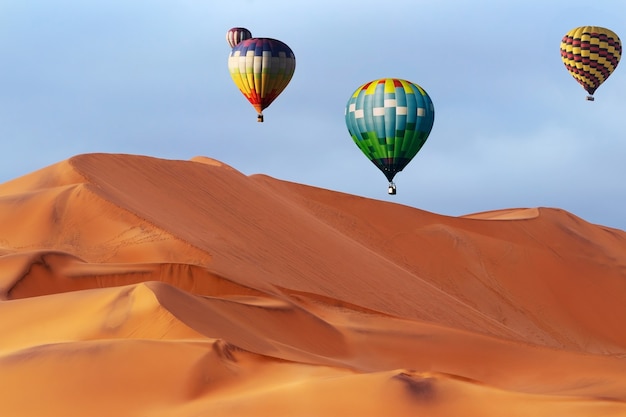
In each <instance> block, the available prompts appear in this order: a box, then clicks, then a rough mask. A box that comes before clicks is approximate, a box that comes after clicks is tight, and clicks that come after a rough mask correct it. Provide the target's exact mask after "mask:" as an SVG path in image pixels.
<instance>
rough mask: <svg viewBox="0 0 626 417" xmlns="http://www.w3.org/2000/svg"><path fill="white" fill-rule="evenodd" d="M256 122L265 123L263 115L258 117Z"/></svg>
mask: <svg viewBox="0 0 626 417" xmlns="http://www.w3.org/2000/svg"><path fill="white" fill-rule="evenodd" d="M256 121H257V122H259V123H263V115H262V114H259V115H258V116H257V117H256Z"/></svg>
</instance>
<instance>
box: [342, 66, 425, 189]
mask: <svg viewBox="0 0 626 417" xmlns="http://www.w3.org/2000/svg"><path fill="white" fill-rule="evenodd" d="M434 116H435V109H434V106H433V103H432V101H431V100H430V97H429V96H428V94H427V93H426V91H424V89H423V88H422V87H420V86H419V85H417V84H414V83H411V82H409V81H406V80H401V79H397V78H383V79H379V80H374V81H371V82H369V83H365V84H363V85H362V86H361V87H359V88H358V89H357V90H356V91H355V92H354V94H353V95H352V97H351V98H350V99H349V100H348V103H347V105H346V111H345V119H346V125H347V127H348V131H349V132H350V135H351V136H352V139H353V140H354V142H355V143H356V145H357V146H358V147H359V149H361V151H362V152H363V153H364V154H365V155H366V156H367V158H368V159H369V160H370V161H372V162H373V163H374V165H376V166H377V167H378V169H380V170H381V171H382V172H383V174H385V176H386V177H387V179H388V180H389V181H390V182H391V181H392V180H393V177H394V176H395V175H396V173H398V172H400V171H402V169H404V167H405V166H406V165H407V164H408V163H409V162H410V161H411V160H412V159H413V157H414V156H415V155H416V154H417V153H418V152H419V150H420V149H421V148H422V146H423V145H424V143H425V142H426V139H427V138H428V135H429V134H430V131H431V129H432V127H433V122H434Z"/></svg>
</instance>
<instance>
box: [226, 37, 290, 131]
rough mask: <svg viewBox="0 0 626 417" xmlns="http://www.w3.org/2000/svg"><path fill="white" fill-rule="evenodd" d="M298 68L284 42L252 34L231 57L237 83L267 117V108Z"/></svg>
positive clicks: (229, 61) (229, 68)
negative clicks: (264, 111) (252, 36)
mask: <svg viewBox="0 0 626 417" xmlns="http://www.w3.org/2000/svg"><path fill="white" fill-rule="evenodd" d="M295 69H296V57H295V55H294V54H293V51H292V50H291V49H290V48H289V47H288V46H287V45H286V44H284V43H283V42H281V41H279V40H276V39H271V38H250V39H247V40H244V41H242V42H240V43H239V44H238V45H237V46H235V47H234V48H233V49H232V51H231V52H230V55H229V57H228V70H229V72H230V76H231V77H232V79H233V81H234V82H235V85H236V86H237V87H238V88H239V90H240V91H241V92H242V93H243V95H244V96H245V97H246V98H247V99H248V101H249V102H250V104H252V106H253V107H254V108H255V109H256V111H257V112H258V114H259V116H258V121H260V122H262V121H263V110H264V109H265V108H267V107H268V106H269V105H270V104H272V102H273V101H274V100H275V99H276V97H278V95H279V94H280V93H281V92H282V91H283V90H284V89H285V87H287V84H289V81H291V78H292V77H293V74H294V71H295Z"/></svg>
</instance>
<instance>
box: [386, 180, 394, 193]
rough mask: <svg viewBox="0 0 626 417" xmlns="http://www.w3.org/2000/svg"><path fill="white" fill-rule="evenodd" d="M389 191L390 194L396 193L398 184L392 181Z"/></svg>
mask: <svg viewBox="0 0 626 417" xmlns="http://www.w3.org/2000/svg"><path fill="white" fill-rule="evenodd" d="M387 193H388V194H389V195H396V184H394V183H393V182H390V183H389V188H388V189H387Z"/></svg>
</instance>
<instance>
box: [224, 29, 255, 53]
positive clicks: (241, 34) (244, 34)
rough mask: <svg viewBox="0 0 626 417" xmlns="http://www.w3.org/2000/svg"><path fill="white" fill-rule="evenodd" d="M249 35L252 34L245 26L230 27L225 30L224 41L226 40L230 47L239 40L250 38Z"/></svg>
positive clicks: (235, 44)
mask: <svg viewBox="0 0 626 417" xmlns="http://www.w3.org/2000/svg"><path fill="white" fill-rule="evenodd" d="M251 37H252V34H251V33H250V31H249V30H248V29H246V28H230V29H228V32H226V42H228V44H229V45H230V47H231V48H234V47H235V46H237V44H238V43H239V42H241V41H245V40H246V39H250V38H251Z"/></svg>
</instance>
